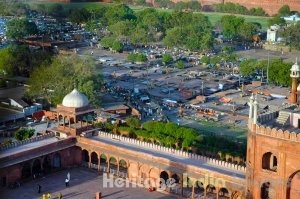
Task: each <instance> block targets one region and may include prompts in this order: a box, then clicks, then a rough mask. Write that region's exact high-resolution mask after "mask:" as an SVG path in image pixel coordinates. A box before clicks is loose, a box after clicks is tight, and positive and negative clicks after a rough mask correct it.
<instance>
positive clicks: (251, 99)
mask: <svg viewBox="0 0 300 199" xmlns="http://www.w3.org/2000/svg"><path fill="white" fill-rule="evenodd" d="M253 102H254V97H253V93H252V95H251V97H250V101H249V119H252V117H253Z"/></svg>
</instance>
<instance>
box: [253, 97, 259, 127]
mask: <svg viewBox="0 0 300 199" xmlns="http://www.w3.org/2000/svg"><path fill="white" fill-rule="evenodd" d="M253 110H254V113H253V124H256V122H257V112H258V102H257V99H256V98H255V101H254V109H253Z"/></svg>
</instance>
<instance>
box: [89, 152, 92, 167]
mask: <svg viewBox="0 0 300 199" xmlns="http://www.w3.org/2000/svg"><path fill="white" fill-rule="evenodd" d="M91 155H92V153H90V152H89V168H91V164H92V156H91Z"/></svg>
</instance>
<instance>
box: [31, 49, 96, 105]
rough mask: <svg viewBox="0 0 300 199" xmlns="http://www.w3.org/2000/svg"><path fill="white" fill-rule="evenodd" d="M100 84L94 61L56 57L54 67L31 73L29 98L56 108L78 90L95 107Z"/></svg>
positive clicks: (38, 69) (45, 67)
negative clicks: (66, 96) (72, 92)
mask: <svg viewBox="0 0 300 199" xmlns="http://www.w3.org/2000/svg"><path fill="white" fill-rule="evenodd" d="M101 81H102V79H101V76H99V75H98V74H97V73H96V67H95V64H94V61H93V60H92V59H91V58H88V57H79V56H76V55H73V56H68V57H66V56H56V57H54V58H53V60H52V63H51V64H45V65H43V66H41V67H39V68H36V69H35V70H34V71H33V72H32V73H31V76H30V78H29V81H28V84H29V89H28V90H27V91H26V95H27V96H28V97H30V98H33V99H36V98H41V97H42V98H44V99H46V100H47V101H48V102H49V103H50V104H52V105H57V104H59V103H61V102H62V99H63V97H64V96H65V95H66V94H68V93H69V92H70V91H72V90H73V89H74V86H75V87H77V89H78V90H79V91H81V92H83V93H84V94H86V95H87V96H88V98H89V100H90V102H91V103H92V104H95V105H98V104H99V100H98V99H97V90H98V89H99V88H100V86H101Z"/></svg>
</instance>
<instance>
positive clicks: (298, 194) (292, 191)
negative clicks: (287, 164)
mask: <svg viewBox="0 0 300 199" xmlns="http://www.w3.org/2000/svg"><path fill="white" fill-rule="evenodd" d="M286 198H287V199H298V198H300V170H298V171H296V172H294V173H293V174H292V175H291V176H290V177H289V179H288V182H287V192H286Z"/></svg>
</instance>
